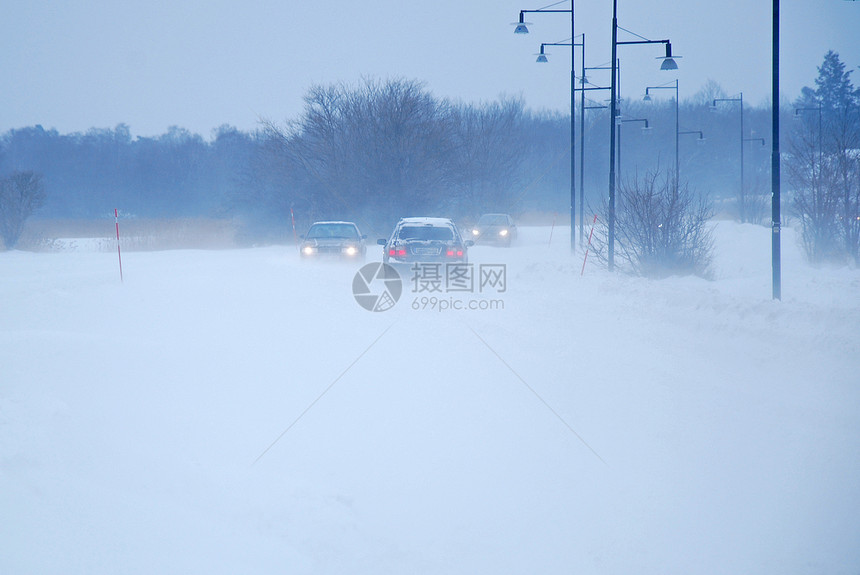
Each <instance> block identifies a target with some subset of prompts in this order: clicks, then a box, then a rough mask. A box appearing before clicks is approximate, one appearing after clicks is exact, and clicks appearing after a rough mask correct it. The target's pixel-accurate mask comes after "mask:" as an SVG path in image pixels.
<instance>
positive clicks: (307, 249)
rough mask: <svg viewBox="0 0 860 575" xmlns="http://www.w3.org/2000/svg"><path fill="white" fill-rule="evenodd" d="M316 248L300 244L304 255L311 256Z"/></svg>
mask: <svg viewBox="0 0 860 575" xmlns="http://www.w3.org/2000/svg"><path fill="white" fill-rule="evenodd" d="M316 251H317V250H316V248H315V247H313V246H311V245H306V246H302V253H303V254H305V255H306V256H312V255H314V254H315V253H316Z"/></svg>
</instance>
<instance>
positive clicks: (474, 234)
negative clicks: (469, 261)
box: [472, 230, 481, 236]
mask: <svg viewBox="0 0 860 575" xmlns="http://www.w3.org/2000/svg"><path fill="white" fill-rule="evenodd" d="M472 235H473V236H480V235H481V232H479V231H478V230H472Z"/></svg>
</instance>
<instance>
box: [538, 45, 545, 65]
mask: <svg viewBox="0 0 860 575" xmlns="http://www.w3.org/2000/svg"><path fill="white" fill-rule="evenodd" d="M544 46H545V44H541V45H540V52H538V53H537V60H536V61H537V62H540V63H541V64H546V63H547V62H548V60H547V59H546V54H545V53H544V51H543V48H544Z"/></svg>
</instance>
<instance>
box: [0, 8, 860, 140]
mask: <svg viewBox="0 0 860 575" xmlns="http://www.w3.org/2000/svg"><path fill="white" fill-rule="evenodd" d="M550 2H551V0H543V1H541V2H537V3H535V4H528V3H523V2H521V1H519V0H517V1H513V0H434V1H432V2H428V1H424V2H407V1H403V2H392V1H391V0H378V1H374V2H355V1H354V0H349V1H347V0H329V1H327V2H316V1H310V2H303V3H297V2H290V1H286V2H285V1H283V0H279V1H269V0H242V1H227V0H221V1H219V0H170V1H169V2H167V1H164V2H159V1H157V0H156V1H152V0H149V1H147V2H143V1H138V0H126V1H124V2H117V1H116V0H4V2H3V9H2V10H0V13H2V18H0V54H1V55H0V102H2V104H0V133H3V132H6V131H7V130H9V129H13V128H22V127H27V126H33V125H36V124H41V125H42V126H43V127H45V128H46V129H49V128H55V129H57V130H58V131H60V132H61V133H69V132H84V131H86V130H88V129H90V128H113V127H114V126H116V125H117V124H120V123H125V124H128V125H129V126H130V128H131V132H132V134H133V135H135V136H153V135H158V134H162V133H164V132H166V131H167V129H168V127H170V126H174V125H175V126H180V127H183V128H187V129H189V130H191V131H192V132H195V133H198V134H200V135H202V136H204V137H206V138H208V137H210V136H211V133H212V130H213V129H215V128H217V127H218V126H220V125H222V124H230V125H232V126H235V127H237V128H239V129H241V130H253V129H255V128H257V127H258V126H259V122H260V120H261V119H267V120H273V121H275V122H283V121H286V120H288V119H294V118H297V117H298V116H299V115H300V114H301V112H302V109H303V100H302V99H303V96H304V95H305V93H306V92H307V89H308V88H309V87H310V86H311V85H313V84H326V85H327V84H333V83H337V82H345V83H348V84H353V83H356V82H357V81H359V80H360V79H361V78H362V77H371V78H378V79H386V78H394V77H399V78H406V79H410V80H419V81H422V82H424V83H425V84H426V87H427V89H428V90H430V91H431V92H432V93H433V94H435V95H436V96H437V97H440V98H450V99H453V100H459V101H463V102H471V103H477V102H482V101H490V100H495V99H497V98H498V97H500V96H502V95H508V96H519V97H522V98H523V99H524V101H525V104H526V106H527V107H529V108H532V109H535V110H557V111H560V112H564V113H568V112H569V110H570V63H571V54H570V48H569V47H555V48H554V49H549V48H548V49H547V51H548V52H549V53H550V56H549V58H550V62H549V63H548V64H537V63H535V54H536V53H537V52H538V49H539V46H540V43H541V42H565V41H569V39H570V36H571V33H570V18H569V15H567V14H529V15H527V18H526V19H527V21H529V22H532V26H530V30H531V33H530V34H528V35H525V36H521V35H514V33H513V29H514V27H513V26H512V25H511V23H512V22H514V21H516V19H517V17H518V15H519V11H520V10H524V9H538V8H544V7H546V6H547V5H549V4H550ZM618 4H619V7H618V10H619V15H618V19H619V25H620V26H621V27H623V28H626V29H627V30H630V31H632V32H635V33H636V34H639V35H641V36H644V37H647V38H649V39H652V40H662V39H669V40H671V41H672V46H673V51H674V53H675V54H676V55H679V56H682V58H681V59H679V60H678V64H679V67H680V69H679V70H678V71H677V72H662V71H660V70H659V64H660V60H657V59H656V58H657V57H658V56H660V55H661V54H662V53H663V48H662V46H660V45H643V46H621V47H619V57H620V58H621V71H622V74H621V89H622V96H627V97H636V98H640V97H641V95H642V94H643V93H644V89H645V86H649V85H651V86H653V85H659V84H663V83H666V82H672V81H674V80H675V78H677V79H678V80H679V85H680V92H681V99H682V100H683V99H685V98H688V97H691V96H692V95H694V94H695V93H696V92H697V91H699V90H700V89H701V88H702V86H703V85H704V84H705V83H706V82H707V81H708V80H709V79H712V80H714V81H716V82H718V83H719V84H720V85H721V86H722V88H723V89H724V90H725V91H726V93H727V94H728V95H736V94H738V93H739V92H743V94H744V100H745V101H746V102H748V103H749V104H751V105H758V104H761V103H763V102H767V101H769V99H770V90H771V6H772V4H771V2H770V1H768V0H721V1H719V2H715V1H714V0H684V1H681V2H666V1H665V0H660V1H658V0H619V2H618ZM570 5H571V4H570V2H569V1H567V2H561V3H559V4H558V5H555V6H553V8H554V9H569V8H570ZM611 9H612V2H611V1H610V0H579V2H577V3H576V34H581V33H585V35H586V65H587V66H589V67H592V66H595V67H596V66H601V65H606V64H608V63H609V54H610V30H611V18H612V14H611ZM780 10H781V15H782V28H781V40H782V48H781V56H780V57H781V64H782V65H781V72H780V74H781V79H780V85H781V92H782V95H783V97H785V98H789V99H791V100H793V99H794V98H795V97H796V96H797V95H798V94H799V92H800V89H801V88H802V87H803V86H806V85H808V86H812V85H813V83H814V80H815V76H816V75H817V66H819V65H820V64H821V62H822V60H823V57H824V54H825V53H826V52H827V50H830V49H832V50H835V51H836V52H838V53H839V54H840V57H841V59H842V61H843V62H845V63H846V65H847V66H848V68H849V69H853V70H855V73H854V74H853V80H854V83H855V85H860V71H857V67H858V65H860V1H858V2H851V1H846V0H782V2H781V8H780ZM619 39H620V40H634V39H635V37H633V36H630V35H628V34H626V33H624V32H622V33H621V35H620V37H619ZM576 50H577V54H576V60H577V61H576V67H577V74H579V73H580V71H579V68H580V53H579V48H577V49H576ZM589 77H590V79H593V80H594V81H595V82H596V83H600V84H606V83H608V81H609V77H608V73H606V72H600V71H595V72H593V73H590V74H589ZM663 92H665V94H661V97H670V96H671V92H670V91H668V90H667V91H663ZM593 94H595V95H594V96H593V98H594V99H597V100H599V99H602V98H603V96H598V95H596V94H602V92H595V93H593Z"/></svg>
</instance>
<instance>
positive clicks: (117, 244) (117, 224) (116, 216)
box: [113, 208, 123, 282]
mask: <svg viewBox="0 0 860 575" xmlns="http://www.w3.org/2000/svg"><path fill="white" fill-rule="evenodd" d="M113 216H114V218H115V219H116V256H117V257H118V258H119V281H120V282H122V281H123V279H122V254H121V253H120V251H119V211H118V210H117V209H116V208H114V209H113Z"/></svg>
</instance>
